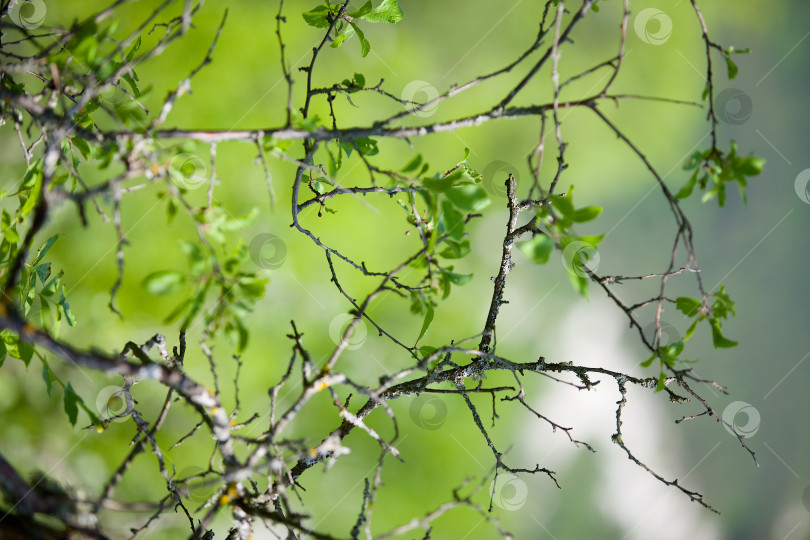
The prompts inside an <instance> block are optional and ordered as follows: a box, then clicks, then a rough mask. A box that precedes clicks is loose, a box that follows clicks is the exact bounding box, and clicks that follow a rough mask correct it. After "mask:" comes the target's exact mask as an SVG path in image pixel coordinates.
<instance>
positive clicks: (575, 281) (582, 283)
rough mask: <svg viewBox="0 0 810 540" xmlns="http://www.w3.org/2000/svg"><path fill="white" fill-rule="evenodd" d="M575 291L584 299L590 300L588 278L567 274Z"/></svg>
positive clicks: (571, 273)
mask: <svg viewBox="0 0 810 540" xmlns="http://www.w3.org/2000/svg"><path fill="white" fill-rule="evenodd" d="M566 273H567V274H568V278H569V279H570V280H571V284H572V285H573V286H574V289H575V290H576V291H577V292H578V293H579V294H581V295H582V296H583V297H584V298H588V278H586V277H582V276H579V275H577V274H575V273H574V272H566Z"/></svg>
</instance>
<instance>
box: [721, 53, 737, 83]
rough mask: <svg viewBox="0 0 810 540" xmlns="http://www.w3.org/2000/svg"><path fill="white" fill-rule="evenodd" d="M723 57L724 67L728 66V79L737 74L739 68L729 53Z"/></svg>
mask: <svg viewBox="0 0 810 540" xmlns="http://www.w3.org/2000/svg"><path fill="white" fill-rule="evenodd" d="M723 58H725V60H726V67H727V68H728V78H729V80H731V79H733V78H734V77H736V76H737V71H739V69H738V68H737V64H735V63H734V62H733V61H732V60H731V57H730V56H729V55H727V54H724V55H723Z"/></svg>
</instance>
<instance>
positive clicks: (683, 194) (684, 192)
mask: <svg viewBox="0 0 810 540" xmlns="http://www.w3.org/2000/svg"><path fill="white" fill-rule="evenodd" d="M697 178H698V171H695V172H694V174H693V175H692V177H691V178H690V179H689V181H688V182H687V183H686V185H685V186H683V187H682V188H681V190H680V191H679V192H678V193H677V194H675V198H676V199H685V198H687V197H688V196H689V195H691V194H692V190H693V189H695V183H696V182H697Z"/></svg>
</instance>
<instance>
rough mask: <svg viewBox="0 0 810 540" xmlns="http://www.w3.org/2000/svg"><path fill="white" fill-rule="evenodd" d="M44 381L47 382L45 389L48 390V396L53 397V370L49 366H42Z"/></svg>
mask: <svg viewBox="0 0 810 540" xmlns="http://www.w3.org/2000/svg"><path fill="white" fill-rule="evenodd" d="M42 380H43V381H45V388H46V389H47V390H48V395H49V396H50V395H51V390H53V377H51V368H49V367H48V364H44V363H43V364H42Z"/></svg>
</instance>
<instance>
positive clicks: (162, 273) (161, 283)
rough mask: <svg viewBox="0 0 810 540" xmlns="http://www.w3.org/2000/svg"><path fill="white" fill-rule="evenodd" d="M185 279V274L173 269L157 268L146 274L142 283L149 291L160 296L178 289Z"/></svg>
mask: <svg viewBox="0 0 810 540" xmlns="http://www.w3.org/2000/svg"><path fill="white" fill-rule="evenodd" d="M185 280H186V276H185V275H183V274H182V273H180V272H176V271H174V270H159V271H157V272H152V273H151V274H149V275H148V276H146V277H145V278H144V280H143V283H142V285H143V286H144V288H146V290H147V291H149V292H150V293H152V294H154V295H157V296H160V295H165V294H171V293H173V292H174V291H176V290H177V289H179V288H180V287H181V286H182V285H183V283H184V282H185Z"/></svg>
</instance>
